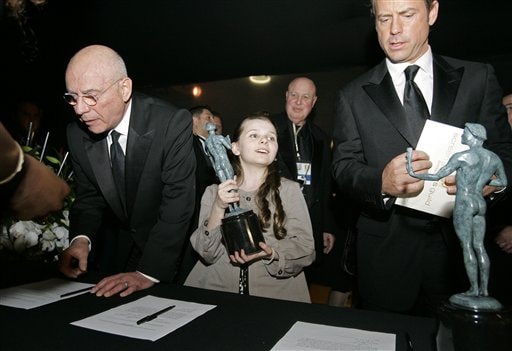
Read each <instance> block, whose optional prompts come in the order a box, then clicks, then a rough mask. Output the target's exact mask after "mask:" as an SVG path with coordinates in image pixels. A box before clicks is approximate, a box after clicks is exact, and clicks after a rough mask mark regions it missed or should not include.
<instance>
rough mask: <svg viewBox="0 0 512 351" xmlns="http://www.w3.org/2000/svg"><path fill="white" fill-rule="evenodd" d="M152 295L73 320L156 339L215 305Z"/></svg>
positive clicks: (91, 325) (111, 331)
mask: <svg viewBox="0 0 512 351" xmlns="http://www.w3.org/2000/svg"><path fill="white" fill-rule="evenodd" d="M215 307H216V306H215V305H205V304H199V303H195V302H187V301H181V300H172V299H166V298H162V297H156V296H152V295H147V296H144V297H142V298H140V299H138V300H135V301H132V302H128V303H126V304H124V305H120V306H117V307H114V308H111V309H109V310H107V311H104V312H101V313H99V314H96V315H93V316H90V317H87V318H84V319H81V320H78V321H75V322H72V323H71V324H72V325H76V326H78V327H83V328H88V329H94V330H97V331H101V332H106V333H111V334H117V335H123V336H128V337H131V338H137V339H146V340H151V341H155V340H158V339H160V338H161V337H163V336H165V335H167V334H169V333H170V332H172V331H174V330H176V329H178V328H180V327H182V326H184V325H185V324H187V323H189V322H190V321H192V320H194V319H196V318H197V317H199V316H201V315H202V314H204V313H206V312H208V311H209V310H211V309H213V308H215Z"/></svg>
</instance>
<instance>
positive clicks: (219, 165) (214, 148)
mask: <svg viewBox="0 0 512 351" xmlns="http://www.w3.org/2000/svg"><path fill="white" fill-rule="evenodd" d="M206 130H207V131H208V134H209V136H208V138H206V142H205V144H206V149H207V150H208V153H209V155H210V156H211V158H212V163H213V166H214V168H215V173H216V174H217V177H218V178H219V180H220V181H221V182H224V181H226V180H228V179H233V178H234V175H235V174H234V171H233V167H232V166H231V163H230V162H229V159H228V156H227V153H226V149H231V141H230V139H229V136H226V137H224V136H222V135H216V134H215V124H213V123H207V124H206ZM221 229H222V237H223V238H224V242H225V245H226V248H227V250H228V252H229V254H230V255H232V254H234V252H235V251H240V250H242V249H243V250H244V251H245V253H246V254H253V253H256V252H259V251H261V248H260V246H259V245H258V243H259V242H260V241H261V242H265V239H264V238H263V233H262V231H261V227H260V223H259V220H258V216H257V215H256V214H255V213H254V212H253V211H252V210H246V209H242V208H240V207H239V206H238V204H236V203H235V204H231V205H229V210H228V213H227V214H226V215H225V216H224V218H223V220H222V226H221Z"/></svg>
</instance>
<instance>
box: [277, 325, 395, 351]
mask: <svg viewBox="0 0 512 351" xmlns="http://www.w3.org/2000/svg"><path fill="white" fill-rule="evenodd" d="M395 343H396V335H395V334H387V333H379V332H372V331H367V330H361V329H351V328H343V327H332V326H328V325H321V324H312V323H306V322H300V321H299V322H296V323H295V324H294V325H293V326H292V327H291V328H290V330H289V331H288V332H287V333H286V334H285V335H284V337H283V338H281V340H279V341H278V342H277V344H275V345H274V347H273V348H272V350H274V351H284V350H294V351H311V350H324V351H326V350H333V351H334V350H351V351H394V350H395Z"/></svg>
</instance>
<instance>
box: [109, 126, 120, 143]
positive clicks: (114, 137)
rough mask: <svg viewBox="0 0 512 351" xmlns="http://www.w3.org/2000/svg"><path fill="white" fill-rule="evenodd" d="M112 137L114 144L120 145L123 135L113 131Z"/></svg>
mask: <svg viewBox="0 0 512 351" xmlns="http://www.w3.org/2000/svg"><path fill="white" fill-rule="evenodd" d="M110 136H111V137H112V143H118V142H119V137H120V136H121V133H119V132H118V131H116V130H115V129H113V130H112V132H111V133H110Z"/></svg>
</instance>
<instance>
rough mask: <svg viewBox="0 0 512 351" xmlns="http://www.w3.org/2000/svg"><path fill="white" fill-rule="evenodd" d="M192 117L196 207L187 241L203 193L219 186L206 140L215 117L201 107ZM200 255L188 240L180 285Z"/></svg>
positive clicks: (197, 107)
mask: <svg viewBox="0 0 512 351" xmlns="http://www.w3.org/2000/svg"><path fill="white" fill-rule="evenodd" d="M189 111H190V114H191V115H192V133H193V144H194V155H195V159H196V190H195V199H196V200H195V201H196V202H195V207H194V215H193V217H192V221H191V223H190V228H189V230H188V235H187V239H188V238H189V237H190V235H191V234H192V233H193V232H194V231H195V230H196V228H197V223H198V221H199V210H200V208H201V198H202V197H203V193H204V191H205V189H206V187H208V186H209V185H211V184H218V183H219V181H218V179H217V175H216V174H215V169H214V168H213V163H212V159H211V157H210V155H209V153H208V151H207V149H206V144H205V141H206V138H208V131H207V130H206V124H207V123H214V115H213V113H212V110H211V108H210V107H209V106H206V105H200V106H194V107H192V108H190V109H189ZM198 259H199V255H198V254H197V253H196V252H195V251H194V249H193V248H192V244H191V243H190V242H189V241H188V240H186V242H185V246H184V247H183V253H182V258H181V259H180V264H179V272H178V275H177V277H176V282H177V283H178V284H183V283H184V282H185V279H187V276H188V274H189V273H190V271H191V270H192V268H194V265H195V264H196V262H197V260H198Z"/></svg>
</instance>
